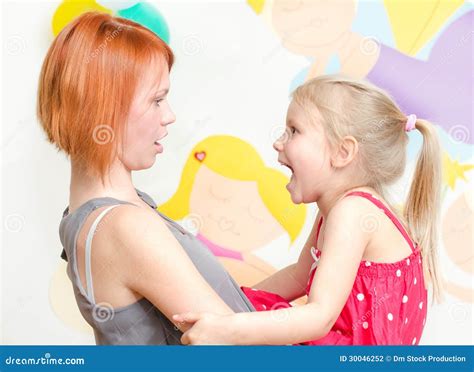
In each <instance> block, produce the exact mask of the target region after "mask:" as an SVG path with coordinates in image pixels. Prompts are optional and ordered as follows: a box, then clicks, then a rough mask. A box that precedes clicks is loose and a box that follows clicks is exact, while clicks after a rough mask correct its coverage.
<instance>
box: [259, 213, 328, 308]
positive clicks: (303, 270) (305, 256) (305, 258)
mask: <svg viewBox="0 0 474 372" xmlns="http://www.w3.org/2000/svg"><path fill="white" fill-rule="evenodd" d="M320 217H321V214H320V213H318V215H317V216H316V220H315V221H314V224H313V228H312V229H311V233H310V234H309V237H308V239H307V240H306V243H305V245H304V247H303V249H302V250H301V253H300V256H299V258H298V262H296V263H294V264H292V265H289V266H287V267H285V268H284V269H281V270H279V271H277V272H276V273H275V274H273V275H272V276H269V277H268V278H266V279H265V280H262V281H261V282H260V283H257V284H256V285H254V286H253V288H255V289H261V290H264V291H267V292H272V293H276V294H278V295H280V296H281V297H283V298H284V299H285V300H287V301H293V300H295V299H297V298H300V297H301V296H304V295H305V291H306V284H307V283H308V274H309V270H310V269H311V265H312V263H313V258H312V257H311V247H315V246H316V232H317V228H318V222H319V219H320Z"/></svg>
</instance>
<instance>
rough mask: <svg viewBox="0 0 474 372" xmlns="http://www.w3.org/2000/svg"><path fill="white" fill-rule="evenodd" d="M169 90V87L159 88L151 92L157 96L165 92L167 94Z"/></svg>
mask: <svg viewBox="0 0 474 372" xmlns="http://www.w3.org/2000/svg"><path fill="white" fill-rule="evenodd" d="M169 91H170V89H169V88H166V89H160V90H157V91H155V93H153V95H155V96H158V95H165V94H168V92H169Z"/></svg>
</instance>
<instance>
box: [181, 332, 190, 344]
mask: <svg viewBox="0 0 474 372" xmlns="http://www.w3.org/2000/svg"><path fill="white" fill-rule="evenodd" d="M181 343H182V344H183V345H189V337H188V332H184V333H183V335H182V336H181Z"/></svg>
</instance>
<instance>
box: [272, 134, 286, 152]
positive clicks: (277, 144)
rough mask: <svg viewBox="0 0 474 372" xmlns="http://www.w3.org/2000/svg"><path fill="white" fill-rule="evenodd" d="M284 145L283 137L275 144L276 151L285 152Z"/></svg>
mask: <svg viewBox="0 0 474 372" xmlns="http://www.w3.org/2000/svg"><path fill="white" fill-rule="evenodd" d="M283 143H284V141H283V136H281V137H280V138H278V139H277V140H276V141H275V142H273V148H274V149H275V151H278V152H281V151H283Z"/></svg>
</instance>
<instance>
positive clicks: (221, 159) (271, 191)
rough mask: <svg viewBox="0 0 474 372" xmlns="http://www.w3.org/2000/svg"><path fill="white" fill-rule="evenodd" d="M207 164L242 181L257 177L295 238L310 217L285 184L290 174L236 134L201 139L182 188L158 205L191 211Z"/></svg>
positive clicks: (179, 214) (173, 212)
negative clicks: (199, 174) (201, 170)
mask: <svg viewBox="0 0 474 372" xmlns="http://www.w3.org/2000/svg"><path fill="white" fill-rule="evenodd" d="M203 164H204V165H205V166H206V167H208V168H209V169H211V170H212V171H214V172H216V173H217V174H219V175H221V176H224V177H227V178H230V179H233V180H238V181H255V182H256V183H257V185H258V192H259V194H260V197H261V198H262V201H263V203H264V204H265V206H266V207H267V209H268V210H269V212H270V213H271V214H272V216H273V217H274V218H275V219H276V220H277V221H278V222H279V223H280V225H281V226H282V227H283V228H284V229H285V231H286V232H287V233H288V235H289V236H290V240H291V242H293V241H294V240H295V239H296V237H297V236H298V234H299V233H300V231H301V229H302V227H303V225H304V221H305V218H306V206H305V205H304V204H300V205H295V204H293V202H292V201H291V198H290V195H289V193H288V191H286V188H285V185H286V184H287V183H288V178H287V177H286V176H284V175H283V174H282V173H281V172H279V171H277V170H275V169H271V168H268V167H266V166H265V164H264V163H263V160H262V159H261V157H260V155H259V154H258V152H257V151H256V150H255V149H254V148H253V147H252V146H251V145H249V144H248V143H247V142H245V141H243V140H241V139H239V138H237V137H233V136H226V135H216V136H211V137H207V138H206V139H204V140H203V141H201V142H199V143H198V144H197V145H196V146H195V147H194V148H193V149H192V150H191V153H190V155H189V157H188V160H187V161H186V164H185V166H184V169H183V172H182V174H181V181H180V183H179V187H178V190H177V191H176V193H175V194H174V195H173V196H172V197H171V199H170V200H168V201H167V202H166V203H164V204H163V205H161V206H160V207H159V208H158V209H159V210H160V212H162V213H164V214H165V215H167V216H169V217H170V218H172V219H175V220H179V219H182V218H184V217H185V216H187V215H188V214H189V199H190V196H191V190H192V187H193V184H194V179H195V177H196V173H197V171H198V170H199V167H200V166H201V165H203Z"/></svg>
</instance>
